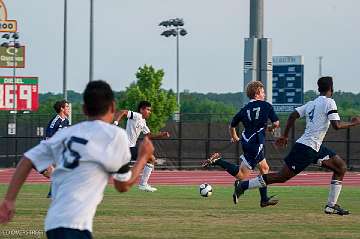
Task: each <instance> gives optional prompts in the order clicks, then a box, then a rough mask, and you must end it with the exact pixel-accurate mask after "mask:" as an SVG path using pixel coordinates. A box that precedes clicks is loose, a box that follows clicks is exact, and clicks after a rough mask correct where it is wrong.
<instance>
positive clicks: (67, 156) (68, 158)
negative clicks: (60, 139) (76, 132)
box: [63, 136, 88, 169]
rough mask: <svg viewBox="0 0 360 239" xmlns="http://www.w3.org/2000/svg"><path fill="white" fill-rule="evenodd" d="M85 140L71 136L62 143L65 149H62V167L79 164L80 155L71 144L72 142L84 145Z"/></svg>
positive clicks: (71, 167)
mask: <svg viewBox="0 0 360 239" xmlns="http://www.w3.org/2000/svg"><path fill="white" fill-rule="evenodd" d="M87 142H88V141H87V140H86V139H83V138H78V137H75V136H71V138H70V140H68V141H67V142H65V143H64V145H65V149H64V151H63V159H64V164H63V166H64V168H68V169H74V168H76V167H77V166H79V160H80V158H81V155H80V154H79V152H77V151H75V150H74V149H73V148H72V146H73V144H82V145H86V144H87Z"/></svg>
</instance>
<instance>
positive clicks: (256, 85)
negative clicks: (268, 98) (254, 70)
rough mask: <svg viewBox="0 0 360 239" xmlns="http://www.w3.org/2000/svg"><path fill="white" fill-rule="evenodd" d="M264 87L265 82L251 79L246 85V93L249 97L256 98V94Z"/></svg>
mask: <svg viewBox="0 0 360 239" xmlns="http://www.w3.org/2000/svg"><path fill="white" fill-rule="evenodd" d="M261 88H264V85H263V83H261V81H258V80H254V81H250V82H249V83H248V84H247V86H246V95H247V97H249V99H254V98H255V95H256V94H258V93H259V90H260V89H261Z"/></svg>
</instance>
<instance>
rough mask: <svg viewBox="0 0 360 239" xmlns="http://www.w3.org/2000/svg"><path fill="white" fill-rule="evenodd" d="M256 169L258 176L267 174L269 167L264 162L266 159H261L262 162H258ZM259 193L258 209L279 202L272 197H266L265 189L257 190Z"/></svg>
mask: <svg viewBox="0 0 360 239" xmlns="http://www.w3.org/2000/svg"><path fill="white" fill-rule="evenodd" d="M258 167H259V171H260V175H264V174H267V173H269V169H270V167H269V165H268V163H267V162H266V159H263V160H262V161H260V162H259V164H258ZM259 192H260V197H261V200H260V207H267V206H273V205H276V204H278V202H279V200H278V199H276V198H274V196H270V197H268V194H267V187H262V188H259Z"/></svg>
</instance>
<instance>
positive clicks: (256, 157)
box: [240, 138, 265, 170]
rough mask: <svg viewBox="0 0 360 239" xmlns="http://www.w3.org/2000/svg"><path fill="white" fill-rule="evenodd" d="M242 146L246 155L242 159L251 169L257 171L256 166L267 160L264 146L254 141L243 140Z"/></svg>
mask: <svg viewBox="0 0 360 239" xmlns="http://www.w3.org/2000/svg"><path fill="white" fill-rule="evenodd" d="M241 145H242V149H243V152H244V154H243V155H241V156H240V158H241V159H242V161H243V163H244V164H245V165H246V166H247V167H248V168H249V169H251V170H253V169H255V167H256V165H258V163H259V162H261V161H262V160H264V159H265V154H264V145H263V144H256V143H254V142H252V141H249V142H247V141H246V140H245V139H243V138H242V139H241Z"/></svg>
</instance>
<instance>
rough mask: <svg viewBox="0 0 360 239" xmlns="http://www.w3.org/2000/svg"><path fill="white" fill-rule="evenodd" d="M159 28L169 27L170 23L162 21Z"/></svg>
mask: <svg viewBox="0 0 360 239" xmlns="http://www.w3.org/2000/svg"><path fill="white" fill-rule="evenodd" d="M159 26H163V27H170V26H171V22H170V21H162V22H160V23H159Z"/></svg>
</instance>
